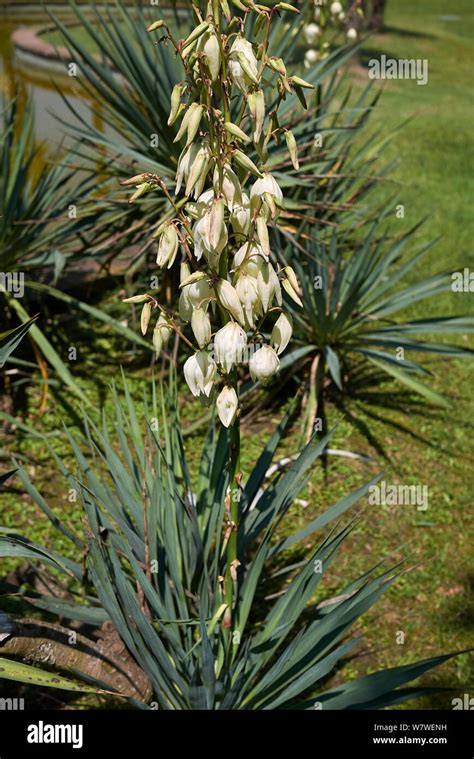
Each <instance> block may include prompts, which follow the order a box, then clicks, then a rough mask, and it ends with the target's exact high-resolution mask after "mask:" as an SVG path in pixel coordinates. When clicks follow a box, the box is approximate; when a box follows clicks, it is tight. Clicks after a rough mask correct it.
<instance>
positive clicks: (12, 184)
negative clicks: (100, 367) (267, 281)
mask: <svg viewBox="0 0 474 759" xmlns="http://www.w3.org/2000/svg"><path fill="white" fill-rule="evenodd" d="M0 119H1V123H0V160H1V165H0V272H2V274H3V275H5V279H3V278H2V280H1V281H0V309H1V311H0V313H1V318H2V323H3V324H5V326H6V325H7V324H8V322H9V321H10V319H11V315H12V314H13V313H14V314H15V316H16V317H19V318H20V319H21V321H22V322H23V323H24V324H29V326H30V330H29V332H30V338H31V341H32V343H33V347H34V353H35V358H36V360H37V361H38V363H39V364H40V366H41V368H42V374H43V378H45V377H46V378H47V371H46V363H45V361H46V362H47V363H48V364H49V365H50V366H51V367H52V368H53V369H54V371H55V373H56V375H57V377H58V378H59V379H60V380H61V381H62V382H64V383H65V385H67V386H68V387H69V388H70V389H72V390H73V391H74V392H75V394H76V395H77V396H79V397H80V398H81V399H82V400H83V401H85V402H86V401H87V398H86V397H85V396H84V394H83V392H82V390H81V388H80V386H79V384H78V383H77V381H76V380H75V378H74V377H73V376H72V374H71V372H70V370H69V368H68V366H67V362H66V361H64V360H63V358H61V356H60V355H59V353H58V351H57V350H56V349H55V347H54V346H53V344H52V342H51V340H50V339H49V336H48V335H47V334H46V332H45V330H44V327H43V325H42V324H41V319H40V320H39V321H38V323H36V324H33V323H32V322H31V321H30V315H29V310H31V308H32V307H33V308H35V309H37V308H38V297H39V298H41V297H43V296H45V295H47V296H52V297H54V298H55V299H56V300H57V301H58V300H59V301H61V302H63V303H66V304H67V305H68V306H70V307H72V308H75V309H76V310H79V312H81V311H82V312H83V313H85V314H87V316H88V317H93V318H94V319H97V320H100V321H102V322H104V323H106V324H107V325H108V326H109V327H111V328H112V329H113V330H115V331H116V332H118V333H119V334H121V335H122V336H123V337H125V338H126V339H127V340H131V341H132V342H134V343H139V344H141V345H142V347H146V348H148V344H147V343H145V341H143V340H141V339H140V337H139V336H137V335H136V334H135V332H134V331H132V330H129V329H127V327H125V326H124V325H122V324H120V323H119V322H118V321H117V320H115V319H113V318H112V317H110V316H109V315H108V314H107V313H105V312H103V311H102V310H100V309H98V308H94V307H93V306H91V305H89V304H86V303H83V302H81V301H80V300H78V299H77V298H74V297H72V296H71V295H68V294H67V293H66V292H63V291H61V290H60V289H58V287H56V286H55V283H56V282H57V280H58V279H59V277H60V276H61V273H62V272H63V270H64V268H65V267H66V266H67V264H68V261H70V259H71V258H73V257H74V256H75V255H77V254H78V252H79V251H82V252H81V256H82V255H83V248H84V244H85V242H84V240H85V238H84V237H83V235H85V234H86V232H87V230H88V229H89V228H90V227H91V226H93V224H94V217H93V216H91V215H86V214H84V215H83V214H82V212H80V213H79V214H78V217H77V218H74V215H72V216H70V215H69V210H70V207H73V208H78V207H79V208H80V207H82V202H83V201H84V199H85V198H86V197H87V198H89V197H90V195H91V192H92V189H93V187H94V186H95V184H96V182H95V180H94V179H93V178H92V179H91V178H90V177H89V176H88V175H87V174H83V175H82V178H79V179H78V176H77V170H76V166H75V165H74V164H73V163H71V160H70V157H69V156H68V155H65V156H64V157H63V158H62V160H61V161H60V162H57V163H56V162H53V161H46V162H45V160H44V156H43V147H44V146H42V145H40V144H36V143H35V140H34V136H33V135H34V112H33V109H32V107H31V104H30V103H29V101H26V102H22V99H21V98H20V96H18V97H16V98H14V99H13V100H11V101H4V102H2V105H1V115H0ZM9 277H22V280H21V281H22V287H23V286H24V293H23V295H22V296H21V297H16V294H15V292H12V291H11V290H10V289H9V287H8V278H9ZM18 281H19V280H18ZM12 360H14V359H12ZM27 365H28V366H30V364H29V362H28V364H27ZM33 366H34V365H33ZM46 387H47V385H46V384H43V393H44V392H45V389H46ZM42 405H44V397H43V404H42Z"/></svg>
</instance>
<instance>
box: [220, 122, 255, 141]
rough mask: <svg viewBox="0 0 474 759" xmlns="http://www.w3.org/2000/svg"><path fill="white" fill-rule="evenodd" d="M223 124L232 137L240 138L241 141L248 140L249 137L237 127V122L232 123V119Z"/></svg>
mask: <svg viewBox="0 0 474 759" xmlns="http://www.w3.org/2000/svg"><path fill="white" fill-rule="evenodd" d="M224 126H225V128H226V130H227V132H229V134H231V135H232V136H233V137H237V139H239V140H242V142H250V137H248V136H247V135H246V134H245V132H244V131H243V129H241V128H240V127H238V126H237V124H233V123H232V121H226V122H225V124H224Z"/></svg>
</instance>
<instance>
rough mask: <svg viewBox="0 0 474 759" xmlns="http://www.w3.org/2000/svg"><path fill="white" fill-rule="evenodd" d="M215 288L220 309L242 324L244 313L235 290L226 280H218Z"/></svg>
mask: <svg viewBox="0 0 474 759" xmlns="http://www.w3.org/2000/svg"><path fill="white" fill-rule="evenodd" d="M215 287H216V293H217V297H218V299H219V303H220V304H221V306H222V308H224V309H225V310H226V311H228V312H229V314H231V315H232V316H233V317H234V319H236V321H238V322H239V323H240V324H244V323H245V320H244V312H243V310H242V304H241V303H240V300H239V296H238V295H237V292H236V290H235V288H234V287H232V285H231V284H230V282H228V281H227V280H226V279H219V280H218V282H217V283H216V286H215Z"/></svg>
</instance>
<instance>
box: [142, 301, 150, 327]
mask: <svg viewBox="0 0 474 759" xmlns="http://www.w3.org/2000/svg"><path fill="white" fill-rule="evenodd" d="M151 309H152V303H151V301H147V302H146V303H145V305H144V306H143V308H142V313H141V316H140V328H141V331H142V335H146V333H147V329H148V325H149V323H150V317H151Z"/></svg>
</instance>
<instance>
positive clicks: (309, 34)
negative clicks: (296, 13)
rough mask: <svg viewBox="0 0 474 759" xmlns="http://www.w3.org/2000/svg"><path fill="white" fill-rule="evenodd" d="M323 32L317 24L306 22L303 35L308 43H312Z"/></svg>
mask: <svg viewBox="0 0 474 759" xmlns="http://www.w3.org/2000/svg"><path fill="white" fill-rule="evenodd" d="M320 34H321V29H320V28H319V26H318V25H317V24H313V23H311V24H306V26H305V27H304V29H303V35H304V38H305V40H306V42H307V43H308V45H312V44H313V42H315V41H316V40H317V38H318V37H319V35H320Z"/></svg>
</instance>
